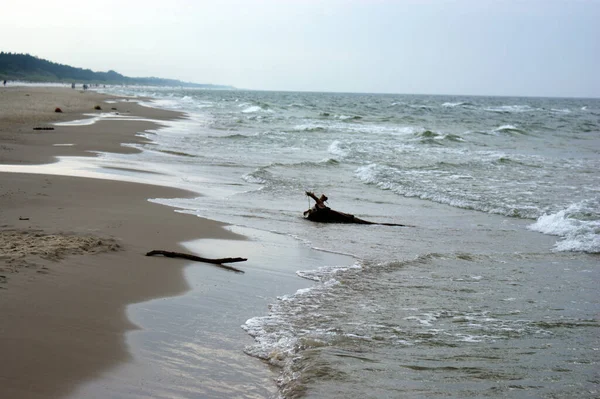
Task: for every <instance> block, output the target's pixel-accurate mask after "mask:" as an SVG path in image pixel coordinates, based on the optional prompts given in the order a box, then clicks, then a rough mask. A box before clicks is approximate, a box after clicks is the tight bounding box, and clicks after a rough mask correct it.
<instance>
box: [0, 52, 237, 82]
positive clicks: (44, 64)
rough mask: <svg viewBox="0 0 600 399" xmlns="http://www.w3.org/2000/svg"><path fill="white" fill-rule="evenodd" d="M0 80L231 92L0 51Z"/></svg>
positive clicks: (173, 80)
mask: <svg viewBox="0 0 600 399" xmlns="http://www.w3.org/2000/svg"><path fill="white" fill-rule="evenodd" d="M0 80H20V81H26V82H65V83H90V84H91V83H95V84H110V85H148V86H186V87H200V88H208V89H232V88H233V87H231V86H222V85H213V84H199V83H190V82H182V81H180V80H176V79H162V78H155V77H149V78H131V77H128V76H124V75H121V74H120V73H118V72H115V71H112V70H111V71H108V72H94V71H92V70H91V69H83V68H75V67H72V66H69V65H63V64H57V63H56V62H52V61H48V60H44V59H42V58H38V57H34V56H32V55H29V54H17V53H5V52H4V51H2V52H0Z"/></svg>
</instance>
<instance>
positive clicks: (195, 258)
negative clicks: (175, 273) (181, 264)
mask: <svg viewBox="0 0 600 399" xmlns="http://www.w3.org/2000/svg"><path fill="white" fill-rule="evenodd" d="M155 255H162V256H166V257H167V258H183V259H188V260H193V261H196V262H204V263H211V264H213V265H215V266H217V267H221V268H223V269H227V270H231V271H233V272H236V273H244V271H243V270H240V269H238V268H236V267H233V266H227V265H223V264H222V263H234V262H245V261H247V260H248V259H246V258H219V259H210V258H202V257H200V256H196V255H191V254H185V253H182V252H171V251H162V250H157V249H155V250H153V251H150V252H148V253H147V254H146V256H155Z"/></svg>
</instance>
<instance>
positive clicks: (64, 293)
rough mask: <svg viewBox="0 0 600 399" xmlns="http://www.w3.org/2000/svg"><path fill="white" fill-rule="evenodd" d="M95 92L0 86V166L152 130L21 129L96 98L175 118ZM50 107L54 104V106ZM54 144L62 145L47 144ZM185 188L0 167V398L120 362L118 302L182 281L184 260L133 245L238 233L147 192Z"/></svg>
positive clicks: (169, 193)
mask: <svg viewBox="0 0 600 399" xmlns="http://www.w3.org/2000/svg"><path fill="white" fill-rule="evenodd" d="M107 99H109V96H105V95H100V94H97V93H93V92H80V91H77V90H72V89H70V88H64V89H63V88H39V87H20V88H6V89H1V90H0V163H5V164H6V163H9V164H18V163H21V164H35V163H47V162H52V160H53V159H54V158H53V157H55V156H58V155H85V154H89V155H93V153H90V152H89V151H115V152H129V151H135V150H134V149H132V148H129V147H122V146H121V145H120V143H123V142H127V143H131V142H139V141H140V140H143V139H141V138H139V137H136V136H135V134H136V133H138V132H141V131H144V130H146V129H152V128H155V127H156V124H154V123H151V122H140V121H118V122H115V121H111V122H110V125H107V124H106V123H102V122H100V123H96V124H94V125H90V126H72V127H70V126H55V127H54V128H55V129H54V130H33V128H34V127H37V126H49V125H48V122H53V121H65V120H73V119H81V118H82V116H81V114H82V113H88V112H89V113H94V112H106V111H95V110H94V109H93V108H94V106H96V105H100V106H101V107H102V108H103V110H106V109H110V108H112V107H115V108H117V111H116V112H119V113H123V114H128V115H139V116H143V117H148V118H151V119H153V120H161V119H162V120H164V119H169V118H178V117H181V115H179V114H177V113H171V112H167V111H160V110H154V109H150V108H146V107H141V106H139V105H137V104H135V103H134V102H133V101H130V102H120V103H118V104H116V105H115V104H107V103H105V102H104V101H106V100H107ZM56 107H60V108H61V109H62V110H63V113H54V108H56ZM111 111H113V112H114V110H111ZM60 143H71V144H74V145H73V146H69V147H56V146H54V144H60ZM191 195H196V194H193V193H190V192H185V191H181V190H176V189H170V188H165V187H158V186H150V185H142V184H133V183H123V182H117V181H108V180H95V179H83V178H76V177H65V176H50V175H35V174H22V173H0V320H1V322H0V354H1V360H0V397H2V398H55V397H61V396H64V395H67V394H69V392H71V391H72V390H73V389H75V388H76V387H77V385H78V384H79V383H81V382H82V381H84V380H87V379H90V378H93V377H95V376H98V375H99V374H100V373H101V372H102V371H104V370H106V369H108V368H109V367H111V366H114V365H116V364H118V363H119V362H122V361H124V360H126V359H128V356H129V355H128V353H127V349H126V347H125V344H124V334H125V333H126V331H128V330H131V329H133V328H135V326H133V325H132V324H131V323H130V322H129V321H128V320H127V318H126V317H125V314H124V308H125V306H126V305H127V304H130V303H135V302H140V301H143V300H146V299H149V298H154V297H160V296H169V295H174V294H177V293H181V292H183V291H185V290H186V289H187V286H186V282H185V280H184V278H183V274H182V268H183V265H185V262H184V261H181V260H176V259H164V258H160V257H159V258H150V257H145V256H143V255H144V253H145V252H147V251H149V250H151V249H166V250H179V249H180V248H179V245H178V243H179V242H181V241H184V240H190V239H193V238H203V237H214V238H232V239H234V238H241V237H239V236H235V235H234V234H233V233H230V232H228V231H226V230H225V229H223V228H222V227H223V226H222V225H221V224H220V223H217V222H213V221H209V220H205V219H201V218H194V217H190V216H189V215H184V214H179V213H176V212H174V210H173V209H172V208H168V207H165V206H162V205H158V204H154V203H151V202H148V201H147V199H148V198H156V197H161V198H169V197H183V196H191ZM198 255H202V254H198Z"/></svg>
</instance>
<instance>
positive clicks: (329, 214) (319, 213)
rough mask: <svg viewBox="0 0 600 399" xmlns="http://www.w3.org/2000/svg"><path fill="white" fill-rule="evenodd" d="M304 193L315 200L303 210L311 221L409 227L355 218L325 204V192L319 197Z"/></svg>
mask: <svg viewBox="0 0 600 399" xmlns="http://www.w3.org/2000/svg"><path fill="white" fill-rule="evenodd" d="M306 195H307V196H309V197H310V198H312V199H313V200H315V206H313V207H312V208H310V209H309V210H307V211H305V212H304V217H305V218H306V219H308V220H310V221H311V222H319V223H355V224H376V225H380V226H400V227H409V226H408V225H406V224H398V223H376V222H370V221H368V220H364V219H360V218H357V217H356V216H354V215H351V214H349V213H344V212H338V211H334V210H333V209H331V208H329V207H328V206H327V205H325V201H327V200H328V198H327V196H326V195H325V194H322V195H321V197H317V196H316V195H315V194H314V193H312V192H310V191H307V192H306Z"/></svg>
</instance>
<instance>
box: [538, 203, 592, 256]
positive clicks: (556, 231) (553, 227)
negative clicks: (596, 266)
mask: <svg viewBox="0 0 600 399" xmlns="http://www.w3.org/2000/svg"><path fill="white" fill-rule="evenodd" d="M528 228H529V229H530V230H533V231H538V232H540V233H544V234H549V235H554V236H559V237H561V238H562V239H561V240H560V241H558V242H557V243H556V244H555V246H554V249H555V250H556V251H559V252H588V253H600V197H598V198H594V199H591V200H584V201H581V202H578V203H575V204H571V205H569V206H568V207H567V208H566V209H563V210H560V211H558V212H556V213H551V214H544V215H542V216H540V217H539V218H538V219H537V221H536V222H535V223H533V224H532V225H530V226H528Z"/></svg>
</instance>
